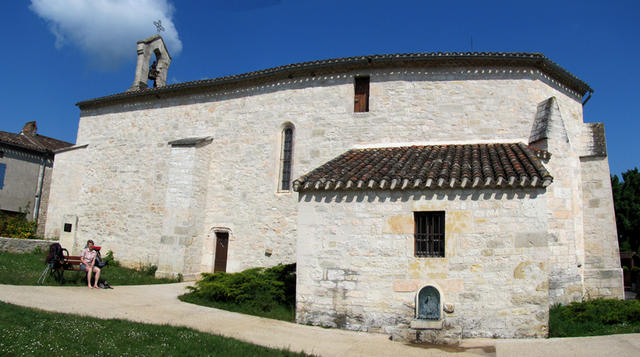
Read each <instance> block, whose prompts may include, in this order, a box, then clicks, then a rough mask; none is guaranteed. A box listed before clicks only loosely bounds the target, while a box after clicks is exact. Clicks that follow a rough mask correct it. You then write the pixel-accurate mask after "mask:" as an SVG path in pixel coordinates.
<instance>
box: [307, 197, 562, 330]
mask: <svg viewBox="0 0 640 357" xmlns="http://www.w3.org/2000/svg"><path fill="white" fill-rule="evenodd" d="M546 195H547V194H546V192H545V191H544V190H530V191H519V190H517V191H509V192H497V191H489V190H478V191H470V190H467V191H463V190H443V191H427V192H396V191H394V192H386V191H377V192H371V191H367V192H357V193H354V192H348V193H326V192H319V193H305V194H303V195H301V198H300V202H299V212H298V233H299V235H298V248H297V249H298V263H297V264H298V285H297V301H296V304H297V314H296V318H297V320H298V322H300V323H309V324H314V325H323V326H332V327H341V328H347V329H353V330H363V331H377V332H384V333H387V334H393V335H394V336H397V337H401V338H409V339H411V337H409V336H408V335H407V334H408V331H409V330H408V327H409V324H410V322H411V320H413V319H414V311H415V310H414V309H415V296H416V294H417V292H418V291H419V289H420V288H421V287H422V286H424V285H426V284H433V285H435V286H438V287H439V288H441V289H442V290H441V294H442V295H443V303H445V304H447V303H449V304H453V306H454V312H453V313H450V314H449V313H445V314H444V315H445V316H444V325H445V329H444V330H443V334H445V335H446V334H448V335H449V339H451V338H455V335H456V334H457V335H458V337H460V336H463V337H503V338H504V337H542V336H546V334H547V319H548V308H549V301H550V300H549V273H550V269H551V265H550V263H549V261H550V250H549V248H548V241H549V240H550V233H549V232H548V229H549V227H548V217H547V214H546V213H547V207H546V204H547V197H546ZM416 211H445V242H446V243H445V257H444V258H420V257H415V254H414V218H413V212H416Z"/></svg>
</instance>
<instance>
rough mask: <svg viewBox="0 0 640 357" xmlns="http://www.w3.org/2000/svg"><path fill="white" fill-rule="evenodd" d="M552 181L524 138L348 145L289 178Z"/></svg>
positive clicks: (347, 184)
mask: <svg viewBox="0 0 640 357" xmlns="http://www.w3.org/2000/svg"><path fill="white" fill-rule="evenodd" d="M551 182H553V177H552V176H551V174H549V172H548V171H547V169H546V168H545V167H544V166H543V165H542V163H541V161H540V159H539V158H538V157H537V156H536V154H535V153H534V152H533V150H532V149H531V148H529V147H528V146H527V145H525V144H523V143H501V144H468V145H415V146H405V147H389V148H370V149H353V150H349V151H347V152H346V153H344V154H342V155H340V156H338V157H336V158H335V159H333V160H331V161H329V162H327V163H325V164H324V165H322V166H320V167H318V168H316V169H315V170H313V171H311V172H310V173H308V174H306V175H304V176H302V177H300V178H299V179H297V180H295V181H294V182H293V189H294V191H298V192H301V191H313V190H371V189H382V190H398V189H402V190H405V189H412V190H415V189H446V188H476V189H477V188H494V187H497V188H540V187H547V186H548V185H550V184H551Z"/></svg>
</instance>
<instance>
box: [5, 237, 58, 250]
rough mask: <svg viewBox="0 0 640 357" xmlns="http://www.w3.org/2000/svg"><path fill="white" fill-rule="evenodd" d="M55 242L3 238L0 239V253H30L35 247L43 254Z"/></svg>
mask: <svg viewBox="0 0 640 357" xmlns="http://www.w3.org/2000/svg"><path fill="white" fill-rule="evenodd" d="M56 242H57V241H55V240H44V239H17V238H5V237H0V252H9V253H31V252H33V250H34V249H36V248H37V247H40V250H41V251H42V252H43V253H44V252H47V251H48V250H49V245H50V244H51V243H56Z"/></svg>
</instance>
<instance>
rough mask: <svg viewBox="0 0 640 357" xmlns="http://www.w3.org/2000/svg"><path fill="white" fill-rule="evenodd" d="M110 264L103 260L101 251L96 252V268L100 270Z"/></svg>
mask: <svg viewBox="0 0 640 357" xmlns="http://www.w3.org/2000/svg"><path fill="white" fill-rule="evenodd" d="M108 263H109V262H105V261H103V260H102V256H101V255H100V250H96V266H97V267H98V268H100V269H102V268H104V267H105V266H107V264H108Z"/></svg>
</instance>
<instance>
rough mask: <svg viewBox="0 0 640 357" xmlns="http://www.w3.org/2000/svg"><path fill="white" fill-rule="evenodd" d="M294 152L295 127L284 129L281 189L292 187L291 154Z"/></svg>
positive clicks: (281, 156) (281, 157) (286, 189)
mask: <svg viewBox="0 0 640 357" xmlns="http://www.w3.org/2000/svg"><path fill="white" fill-rule="evenodd" d="M292 152H293V127H291V126H287V127H285V129H284V130H283V131H282V153H281V155H280V191H289V190H290V189H291V156H292Z"/></svg>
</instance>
